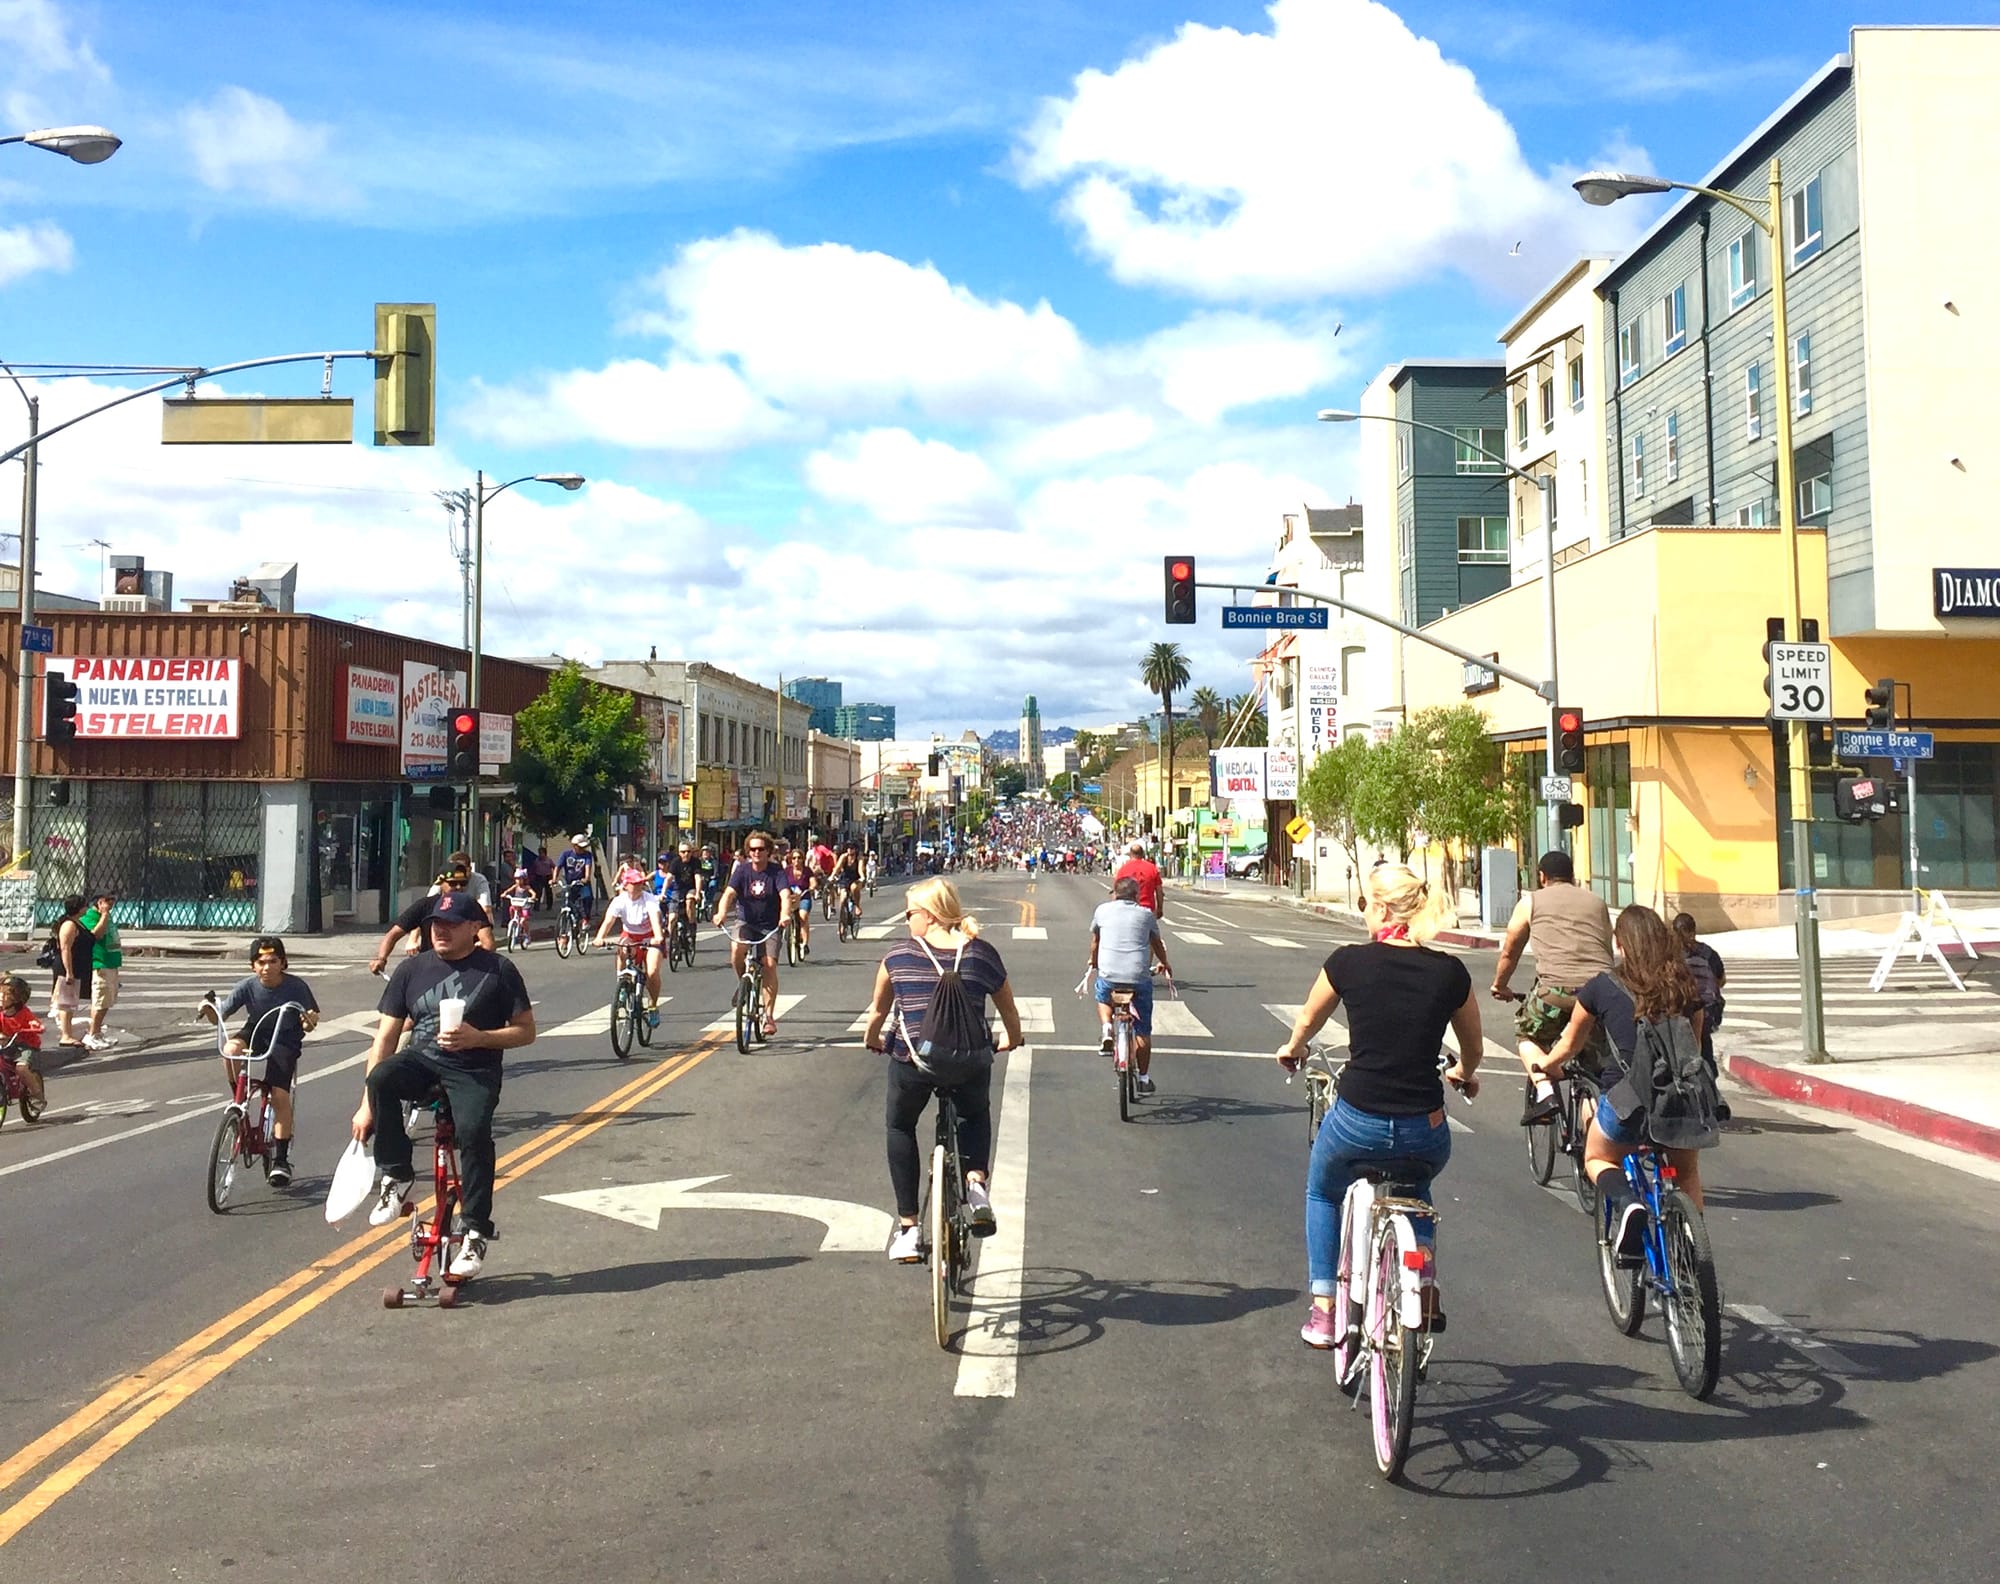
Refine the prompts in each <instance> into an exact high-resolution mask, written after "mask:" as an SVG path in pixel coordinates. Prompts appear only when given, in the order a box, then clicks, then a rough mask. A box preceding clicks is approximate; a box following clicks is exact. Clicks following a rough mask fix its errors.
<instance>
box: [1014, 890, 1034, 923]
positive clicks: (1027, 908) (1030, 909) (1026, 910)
mask: <svg viewBox="0 0 2000 1584" xmlns="http://www.w3.org/2000/svg"><path fill="white" fill-rule="evenodd" d="M1031 889H1032V888H1031ZM1014 906H1016V907H1017V908H1019V909H1020V910H1021V928H1023V929H1032V928H1033V927H1034V926H1035V924H1036V923H1037V922H1038V920H1037V919H1036V917H1035V904H1034V903H1032V902H1016V903H1015V904H1014Z"/></svg>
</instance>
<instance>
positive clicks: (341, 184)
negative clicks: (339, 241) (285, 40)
mask: <svg viewBox="0 0 2000 1584" xmlns="http://www.w3.org/2000/svg"><path fill="white" fill-rule="evenodd" d="M181 130H182V132H183V134H184V135H185V136H186V138H187V143H188V151H189V153H190V154H191V155H192V156H193V159H194V168H195V174H196V175H197V176H198V177H199V178H200V180H201V183H202V185H203V186H204V187H207V188H208V189H209V190H210V191H211V192H218V193H234V194H240V195H242V196H244V197H248V198H252V199H258V200H262V201H264V202H268V203H275V204H301V205H304V206H306V207H309V208H314V209H338V208H344V207H346V206H347V205H349V204H350V203H352V202H353V201H354V192H353V188H352V184H351V183H350V182H348V181H347V180H346V179H345V178H344V177H342V176H340V175H338V174H337V173H336V172H335V171H334V170H333V169H332V168H331V165H330V163H329V162H328V160H327V157H326V156H327V153H328V151H329V149H330V148H331V146H332V142H333V130H332V128H331V127H328V126H325V125H309V124H306V123H303V122H300V121H296V120H294V119H293V118H292V116H291V115H290V113H289V112H288V111H287V110H286V109H285V107H284V106H283V105H281V104H279V103H278V102H277V101H276V100H275V99H267V98H265V97H264V95H262V94H259V93H252V92H251V91H250V90H249V89H248V88H240V87H237V86H235V85H233V84H232V85H229V86H227V87H224V88H220V89H218V90H217V91H216V93H215V94H214V96H213V97H212V98H210V99H209V101H208V102H207V103H206V104H195V105H189V106H188V107H187V108H186V109H185V110H183V111H182V112H181Z"/></svg>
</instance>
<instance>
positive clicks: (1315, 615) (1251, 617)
mask: <svg viewBox="0 0 2000 1584" xmlns="http://www.w3.org/2000/svg"><path fill="white" fill-rule="evenodd" d="M1222 625H1223V626H1224V627H1276V628H1279V629H1282V630H1283V631H1285V632H1324V631H1326V625H1327V608H1326V607H1325V606H1324V605H1304V606H1300V605H1225V606H1223V607H1222Z"/></svg>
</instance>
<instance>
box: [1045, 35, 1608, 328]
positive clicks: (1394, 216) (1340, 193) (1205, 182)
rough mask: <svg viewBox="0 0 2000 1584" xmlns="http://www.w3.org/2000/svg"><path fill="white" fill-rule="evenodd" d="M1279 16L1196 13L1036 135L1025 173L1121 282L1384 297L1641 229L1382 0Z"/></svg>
mask: <svg viewBox="0 0 2000 1584" xmlns="http://www.w3.org/2000/svg"><path fill="white" fill-rule="evenodd" d="M1269 16H1270V20H1271V27H1270V31H1268V32H1262V33H1245V32H1239V31H1238V30H1236V29H1234V28H1228V27H1220V28H1218V27H1206V26H1203V25H1201V24H1199V23H1188V24H1187V25H1185V26H1184V27H1182V28H1181V30H1180V31H1179V32H1178V33H1177V34H1176V35H1175V36H1174V37H1173V38H1172V39H1171V40H1170V41H1168V42H1167V43H1164V44H1161V45H1158V46H1157V47H1155V48H1153V49H1150V50H1149V51H1147V52H1146V53H1144V54H1142V55H1139V56H1136V57H1135V58H1133V59H1131V60H1128V61H1126V62H1125V63H1124V64H1122V65H1121V66H1119V67H1118V68H1117V69H1116V70H1114V71H1110V72H1102V71H1096V70H1092V71H1086V72H1084V73H1082V74H1081V75H1080V76H1079V77H1077V79H1076V80H1075V83H1074V85H1073V87H1072V91H1071V92H1070V94H1069V96H1068V97H1067V98H1064V99H1059V100H1053V101H1050V102H1049V103H1048V104H1047V105H1045V106H1044V108H1043V111H1042V114H1041V116H1040V117H1039V118H1038V120H1037V121H1036V123H1035V124H1034V126H1033V127H1032V128H1031V129H1030V131H1029V132H1028V134H1027V136H1026V137H1025V139H1024V140H1023V142H1022V144H1021V147H1020V149H1019V150H1018V152H1017V161H1016V164H1017V171H1018V173H1019V176H1020V178H1021V179H1022V180H1023V181H1025V182H1027V183H1029V184H1031V185H1052V186H1059V187H1061V188H1062V189H1063V195H1062V199H1061V208H1062V211H1063V213H1064V214H1065V215H1066V216H1067V217H1068V218H1069V220H1070V221H1071V222H1072V223H1073V224H1074V225H1075V226H1076V227H1077V229H1078V231H1079V232H1080V233H1081V236H1082V240H1083V243H1084V246H1085V247H1086V248H1087V249H1088V250H1089V251H1090V252H1091V253H1092V254H1094V255H1095V256H1097V257H1098V258H1100V259H1102V260H1103V261H1104V262H1105V263H1106V264H1107V265H1108V266H1109V267H1110V269H1111V272H1112V273H1113V274H1114V275H1115V276H1116V277H1117V278H1118V279H1119V280H1121V281H1125V282H1128V283H1133V284H1142V285H1150V286H1163V287H1168V288H1171V289H1174V290H1178V291H1184V292H1188V293H1191V294H1193V295H1196V296H1200V297H1207V298H1214V299H1222V300H1230V299H1251V300H1260V301H1278V300H1309V299H1316V298H1324V297H1326V296H1329V295H1333V294H1345V293H1355V292H1382V291H1387V290H1390V289H1393V288H1395V287H1398V286H1402V285H1406V284H1409V283H1411V282H1414V281H1416V280H1419V279H1422V278H1424V277H1426V276H1429V275H1433V274H1435V273H1437V272H1438V271H1440V270H1443V269H1447V268H1456V269H1458V270H1460V271H1463V272H1465V273H1469V274H1471V275H1473V276H1475V277H1482V278H1483V277H1488V276H1490V275H1492V273H1493V271H1494V270H1495V269H1497V267H1498V261H1499V260H1500V259H1501V258H1503V257H1505V256H1506V254H1507V250H1508V249H1509V247H1510V246H1511V245H1512V244H1514V243H1515V242H1520V243H1521V244H1522V248H1523V253H1524V254H1526V253H1528V252H1531V251H1532V252H1533V254H1534V255H1535V257H1536V259H1537V260H1538V261H1541V263H1540V264H1538V266H1537V267H1538V268H1539V267H1542V264H1545V265H1546V269H1545V270H1544V273H1549V272H1552V271H1553V269H1554V268H1555V266H1556V265H1557V264H1558V263H1561V262H1564V261H1566V260H1567V259H1568V258H1569V257H1571V256H1573V254H1574V253H1575V252H1576V251H1577V250H1578V249H1579V247H1581V246H1582V245H1584V244H1585V243H1586V242H1588V241H1591V240H1596V241H1602V240H1604V237H1605V231H1604V228H1605V227H1606V226H1612V227H1620V228H1622V227H1624V226H1625V225H1626V224H1627V221H1626V220H1625V219H1624V218H1618V219H1612V220H1606V219H1604V218H1601V217H1598V216H1596V215H1595V213H1594V212H1593V211H1590V210H1587V209H1586V208H1585V207H1584V206H1583V205H1582V204H1581V203H1579V202H1578V201H1577V199H1576V197H1575V195H1574V194H1572V193H1571V192H1570V191H1569V190H1568V188H1567V186H1566V185H1564V183H1563V182H1562V180H1561V179H1560V178H1559V177H1557V176H1551V175H1547V174H1543V173H1539V172H1537V171H1535V170H1534V169H1532V168H1531V167H1530V166H1529V165H1528V164H1527V162H1526V160H1525V159H1524V158H1523V156H1522V153H1521V148H1520V144H1519V142H1518V140H1517V139H1516V138H1515V135H1514V130H1513V128H1512V127H1511V126H1510V125H1509V124H1508V122H1507V119H1506V118H1505V117H1504V116H1503V115H1501V114H1500V113H1499V112H1498V111H1497V110H1495V109H1494V108H1493V106H1492V105H1490V104H1489V103H1487V101H1486V99H1485V97H1484V96H1483V95H1482V94H1481V92H1480V89H1479V85H1478V83H1477V82H1476V81H1475V80H1474V78H1473V75H1472V73H1471V72H1469V71H1468V70H1466V69H1465V68H1464V67H1463V66H1460V65H1458V64H1456V63H1455V62H1452V61H1449V60H1447V59H1445V58H1444V56H1443V54H1442V53H1441V52H1440V50H1439V49H1438V47H1437V45H1436V44H1434V43H1432V42H1431V41H1430V40H1428V39H1425V38H1420V37H1418V36H1417V35H1415V34H1413V33H1412V32H1411V31H1410V30H1409V28H1408V27H1407V26H1405V25H1404V23H1403V21H1402V20H1401V18H1399V17H1398V16H1396V14H1395V13H1394V12H1392V11H1390V10H1388V9H1387V8H1386V7H1384V6H1382V5H1379V4H1376V3H1375V0H1274V3H1273V4H1272V5H1271V6H1270V8H1269ZM1615 234H1617V235H1621V236H1622V235H1624V234H1625V233H1624V231H1623V230H1622V229H1620V230H1618V231H1617V232H1616V233H1615ZM1509 262H1510V263H1515V262H1517V261H1514V260H1510V261H1509ZM1535 278H1537V279H1540V278H1542V277H1541V276H1540V275H1537V276H1536V277H1535ZM1519 279H1520V276H1519V272H1518V270H1517V271H1516V272H1515V273H1514V274H1513V275H1512V276H1511V277H1509V281H1510V284H1512V285H1515V286H1518V282H1519Z"/></svg>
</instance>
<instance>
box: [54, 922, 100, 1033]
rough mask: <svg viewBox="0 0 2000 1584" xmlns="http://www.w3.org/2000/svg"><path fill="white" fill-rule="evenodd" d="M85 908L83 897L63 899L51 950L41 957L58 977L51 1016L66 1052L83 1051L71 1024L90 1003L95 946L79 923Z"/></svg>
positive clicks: (55, 982) (55, 983) (56, 977)
mask: <svg viewBox="0 0 2000 1584" xmlns="http://www.w3.org/2000/svg"><path fill="white" fill-rule="evenodd" d="M84 905H85V904H84V898H83V897H82V896H81V895H72V896H66V897H64V898H63V905H62V906H63V910H62V917H61V918H59V919H57V920H56V927H55V928H54V929H53V930H51V931H50V932H49V949H48V950H46V951H44V952H43V954H42V956H43V958H44V960H46V961H47V962H48V963H49V967H50V969H51V971H52V972H53V973H54V975H55V981H54V983H53V984H52V985H51V986H50V987H49V1012H50V1015H51V1016H53V1017H54V1018H55V1020H56V1035H57V1040H58V1042H59V1044H60V1046H61V1048H63V1049H65V1050H82V1049H83V1041H82V1040H80V1039H78V1038H77V1037H76V1029H75V1027H74V1025H73V1024H72V1023H71V1021H70V1020H71V1018H73V1017H74V1016H75V1015H76V1013H77V1012H78V1011H79V1010H81V1009H82V1008H83V1007H84V1006H86V1005H87V1004H88V1003H89V1001H90V976H91V947H92V946H93V945H95V944H96V943H95V942H94V941H93V940H92V938H91V936H90V935H89V933H88V932H86V931H85V929H84V927H83V925H82V923H81V922H79V921H80V920H81V919H82V917H83V909H84Z"/></svg>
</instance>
